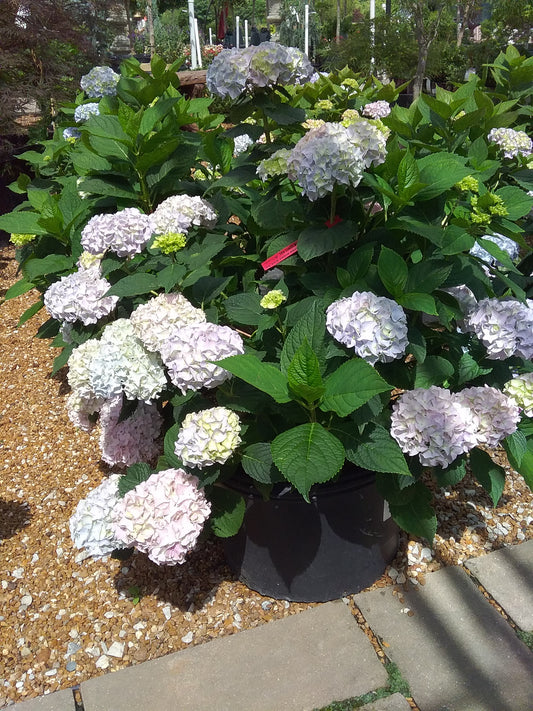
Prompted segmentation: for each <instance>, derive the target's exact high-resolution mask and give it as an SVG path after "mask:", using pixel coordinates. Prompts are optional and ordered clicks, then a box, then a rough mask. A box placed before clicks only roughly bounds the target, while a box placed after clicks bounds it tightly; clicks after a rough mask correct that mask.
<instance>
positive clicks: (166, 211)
mask: <svg viewBox="0 0 533 711" xmlns="http://www.w3.org/2000/svg"><path fill="white" fill-rule="evenodd" d="M219 56H220V55H219ZM150 223H151V228H152V232H153V233H154V234H156V235H164V234H168V233H169V232H176V233H180V232H181V233H185V234H187V232H188V231H189V229H190V228H191V226H192V225H195V226H196V227H214V226H215V225H216V223H217V213H216V212H215V210H214V209H213V207H212V206H211V205H210V204H209V203H208V202H207V200H204V199H203V198H201V197H198V196H194V197H191V196H190V195H172V196H171V197H169V198H167V199H166V200H163V202H162V203H161V204H160V205H158V207H157V208H156V209H155V210H154V212H152V214H151V215H150Z"/></svg>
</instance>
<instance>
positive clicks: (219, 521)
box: [209, 486, 246, 538]
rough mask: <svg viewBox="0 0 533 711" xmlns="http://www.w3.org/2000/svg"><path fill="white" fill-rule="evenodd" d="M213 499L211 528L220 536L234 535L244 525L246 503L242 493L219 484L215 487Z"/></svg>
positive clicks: (211, 498) (212, 493) (211, 497)
mask: <svg viewBox="0 0 533 711" xmlns="http://www.w3.org/2000/svg"><path fill="white" fill-rule="evenodd" d="M209 498H210V500H211V518H210V524H211V529H212V531H213V533H214V534H215V536H218V537H219V538H229V537H230V536H234V535H235V534H236V533H237V531H238V530H239V528H240V527H241V525H242V522H243V519H244V514H245V512H246V504H245V503H244V499H243V498H242V496H241V495H240V494H237V493H236V492H234V491H230V490H229V489H223V488H221V487H219V486H215V487H213V489H212V491H211V494H210V496H209Z"/></svg>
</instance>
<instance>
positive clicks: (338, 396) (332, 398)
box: [320, 358, 392, 417]
mask: <svg viewBox="0 0 533 711" xmlns="http://www.w3.org/2000/svg"><path fill="white" fill-rule="evenodd" d="M325 386H326V390H325V393H324V396H323V398H322V402H321V403H320V409H321V410H323V411H324V412H327V411H329V410H332V411H333V412H336V413H337V415H339V417H346V416H347V415H349V414H350V413H351V412H353V411H354V410H357V408H358V407H361V405H364V404H365V403H366V402H368V401H369V400H370V398H372V397H373V396H374V395H377V394H378V393H384V392H387V391H389V390H392V387H391V386H390V385H389V384H388V383H387V382H385V380H383V378H382V377H381V376H380V375H379V373H378V372H377V371H376V370H374V368H373V367H372V366H371V365H370V364H369V363H367V362H366V361H364V360H363V359H362V358H352V360H349V361H347V362H346V363H343V364H342V365H340V366H339V367H338V368H337V370H335V371H334V372H333V373H332V374H331V375H330V376H329V377H328V378H326V381H325Z"/></svg>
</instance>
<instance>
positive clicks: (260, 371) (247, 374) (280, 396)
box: [216, 354, 292, 403]
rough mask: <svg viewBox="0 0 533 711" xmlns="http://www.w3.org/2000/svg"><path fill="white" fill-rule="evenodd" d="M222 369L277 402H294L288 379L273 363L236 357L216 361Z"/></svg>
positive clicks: (254, 358) (248, 356) (247, 356)
mask: <svg viewBox="0 0 533 711" xmlns="http://www.w3.org/2000/svg"><path fill="white" fill-rule="evenodd" d="M216 364H217V365H219V366H220V367H221V368H224V369H225V370H228V371H229V372H230V373H233V375H236V376H237V377H238V378H240V379H241V380H244V381H245V382H246V383H249V384H250V385H253V386H254V387H255V388H257V389H258V390H262V391H263V392H264V393H267V394H268V395H270V396H271V397H272V398H274V400H275V401H276V402H279V403H284V402H290V401H291V400H292V398H291V396H290V394H289V390H288V381H287V377H286V376H285V375H284V374H283V373H282V372H281V371H280V370H278V368H276V366H275V365H272V363H263V362H262V361H260V360H259V358H257V357H256V356H254V355H249V354H245V355H235V356H229V358H224V359H222V360H219V361H216Z"/></svg>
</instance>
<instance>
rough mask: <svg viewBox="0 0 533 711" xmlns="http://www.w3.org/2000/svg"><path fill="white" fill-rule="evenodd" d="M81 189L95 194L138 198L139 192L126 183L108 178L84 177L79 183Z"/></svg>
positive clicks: (130, 198)
mask: <svg viewBox="0 0 533 711" xmlns="http://www.w3.org/2000/svg"><path fill="white" fill-rule="evenodd" d="M79 188H80V190H82V191H84V192H86V193H91V194H93V195H106V196H108V197H117V198H128V199H129V200H137V199H138V198H139V194H138V193H136V192H135V190H132V189H131V188H128V187H125V184H124V183H120V184H119V183H117V182H116V181H114V180H111V179H106V178H92V177H88V178H82V179H81V180H80V185H79Z"/></svg>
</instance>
